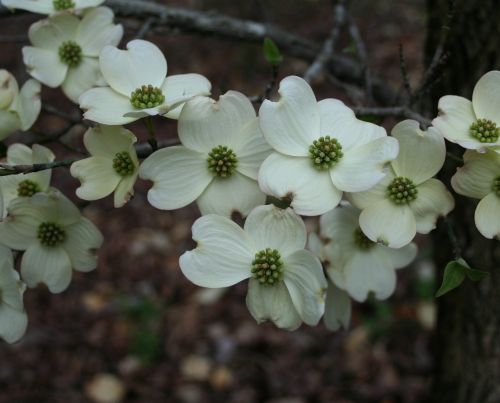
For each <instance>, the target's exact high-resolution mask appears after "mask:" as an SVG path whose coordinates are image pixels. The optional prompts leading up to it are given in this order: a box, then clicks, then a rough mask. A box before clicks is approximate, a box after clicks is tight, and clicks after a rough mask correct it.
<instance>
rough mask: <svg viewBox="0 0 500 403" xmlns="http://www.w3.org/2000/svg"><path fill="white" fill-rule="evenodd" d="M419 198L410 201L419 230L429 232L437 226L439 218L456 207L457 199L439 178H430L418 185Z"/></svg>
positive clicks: (423, 232)
mask: <svg viewBox="0 0 500 403" xmlns="http://www.w3.org/2000/svg"><path fill="white" fill-rule="evenodd" d="M417 189H418V195H417V198H416V199H415V200H414V201H412V202H411V203H410V208H411V209H412V211H413V214H414V215H415V220H416V222H417V232H418V233H419V234H428V233H429V232H431V231H432V230H433V229H435V228H436V221H437V219H438V218H439V217H440V216H442V217H444V216H446V215H447V214H448V213H449V212H450V211H451V210H453V208H454V207H455V200H454V199H453V196H452V195H451V193H450V192H448V189H446V186H444V185H443V183H442V182H441V181H439V180H437V179H429V180H428V181H425V182H424V183H422V184H420V185H419V186H418V187H417Z"/></svg>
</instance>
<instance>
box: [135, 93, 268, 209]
mask: <svg viewBox="0 0 500 403" xmlns="http://www.w3.org/2000/svg"><path fill="white" fill-rule="evenodd" d="M178 131H179V139H180V141H181V143H182V146H174V147H168V148H164V149H161V150H158V151H155V152H154V153H153V154H152V155H150V156H149V157H148V158H147V159H146V160H145V161H144V162H143V163H142V165H141V168H140V171H139V175H140V176H141V178H142V179H148V180H151V181H153V183H154V184H153V187H152V188H151V189H150V190H149V192H148V200H149V202H150V203H151V204H152V205H153V206H154V207H156V208H159V209H164V210H170V209H177V208H180V207H183V206H186V205H188V204H189V203H191V202H193V201H194V200H196V202H197V203H198V206H199V208H200V210H201V213H202V214H209V213H216V214H220V215H225V216H230V215H231V213H232V212H234V211H239V212H240V213H241V214H243V215H247V214H248V213H249V212H250V211H251V210H252V209H253V208H254V207H256V206H258V205H261V204H264V201H265V199H266V196H265V194H264V193H262V191H261V190H260V189H259V185H258V184H257V172H258V169H259V166H260V165H261V163H262V161H263V160H264V159H265V158H266V157H267V156H268V155H269V153H270V152H271V148H270V147H269V145H268V144H267V143H266V141H265V140H264V137H263V136H262V132H261V131H260V128H259V122H258V119H257V118H256V116H255V110H254V108H253V106H252V104H251V102H250V101H249V100H248V98H247V97H246V96H244V95H243V94H241V93H239V92H236V91H229V92H227V93H226V94H225V95H222V96H221V97H220V98H219V101H218V102H216V101H215V100H213V99H210V98H208V97H196V98H194V99H192V100H191V101H189V102H187V103H186V105H185V106H184V108H183V110H182V113H181V115H180V118H179V125H178Z"/></svg>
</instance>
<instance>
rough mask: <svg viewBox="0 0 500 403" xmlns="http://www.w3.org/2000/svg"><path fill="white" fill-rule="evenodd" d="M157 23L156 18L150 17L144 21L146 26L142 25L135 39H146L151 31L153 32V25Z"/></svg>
mask: <svg viewBox="0 0 500 403" xmlns="http://www.w3.org/2000/svg"><path fill="white" fill-rule="evenodd" d="M155 22H156V18H153V17H149V18H148V19H147V20H146V21H144V24H142V26H141V29H139V31H138V32H137V34H136V35H135V39H142V38H144V37H145V36H146V35H147V34H148V33H149V31H151V28H152V27H153V24H154V23H155Z"/></svg>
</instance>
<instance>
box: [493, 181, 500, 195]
mask: <svg viewBox="0 0 500 403" xmlns="http://www.w3.org/2000/svg"><path fill="white" fill-rule="evenodd" d="M491 190H493V192H495V194H496V195H497V196H498V197H500V176H497V177H496V178H495V179H494V180H493V184H492V185H491Z"/></svg>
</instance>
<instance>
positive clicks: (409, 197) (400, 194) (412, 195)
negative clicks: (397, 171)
mask: <svg viewBox="0 0 500 403" xmlns="http://www.w3.org/2000/svg"><path fill="white" fill-rule="evenodd" d="M417 194H418V190H417V187H416V186H415V184H414V183H413V181H412V180H411V179H408V178H404V177H402V176H398V177H397V178H394V179H393V180H392V182H391V183H390V184H389V186H387V196H388V197H389V199H391V201H392V202H393V203H395V204H405V203H409V202H411V201H413V200H415V199H416V198H417Z"/></svg>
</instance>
